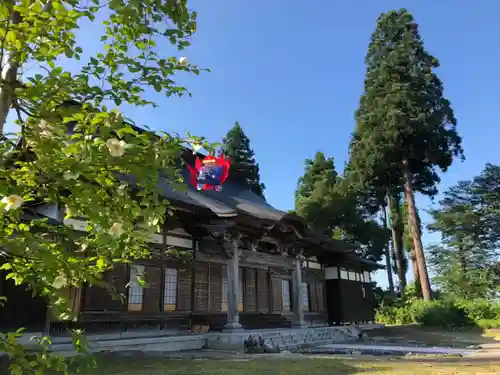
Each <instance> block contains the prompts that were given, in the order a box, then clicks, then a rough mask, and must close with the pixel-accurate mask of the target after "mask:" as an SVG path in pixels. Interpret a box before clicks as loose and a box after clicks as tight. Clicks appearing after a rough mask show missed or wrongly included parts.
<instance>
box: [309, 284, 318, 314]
mask: <svg viewBox="0 0 500 375" xmlns="http://www.w3.org/2000/svg"><path fill="white" fill-rule="evenodd" d="M308 289H309V306H310V310H311V312H316V311H318V305H319V304H318V293H317V290H316V284H315V283H311V284H309V288H308Z"/></svg>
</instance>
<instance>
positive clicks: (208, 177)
mask: <svg viewBox="0 0 500 375" xmlns="http://www.w3.org/2000/svg"><path fill="white" fill-rule="evenodd" d="M230 165H231V160H230V158H229V157H227V158H226V157H224V155H221V156H218V157H215V156H212V155H209V156H207V157H206V158H204V159H202V160H200V159H199V158H196V161H195V163H194V167H193V166H191V165H189V164H187V167H188V170H189V174H190V175H191V183H192V184H193V186H195V187H196V189H197V190H215V191H221V190H222V185H223V184H224V182H225V181H226V179H227V176H228V175H229V166H230Z"/></svg>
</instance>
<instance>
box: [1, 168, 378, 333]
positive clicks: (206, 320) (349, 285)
mask: <svg viewBox="0 0 500 375" xmlns="http://www.w3.org/2000/svg"><path fill="white" fill-rule="evenodd" d="M188 162H190V161H189V160H188ZM187 180H188V179H186V181H187ZM160 185H161V186H160V187H161V190H162V192H163V194H164V196H165V197H166V198H168V199H169V200H170V202H171V204H172V207H173V209H174V215H173V216H169V218H168V221H167V222H166V223H165V226H164V228H163V232H162V233H158V234H156V235H154V236H153V237H152V238H151V241H150V246H151V250H152V252H153V257H152V258H151V259H147V260H143V261H137V262H136V263H135V264H133V265H131V266H125V265H121V266H117V267H115V268H114V269H113V271H110V272H109V273H108V274H106V275H105V280H107V281H108V282H109V283H110V285H112V286H113V288H114V290H115V291H116V292H117V293H121V294H122V295H123V297H124V298H122V299H121V300H120V299H116V298H115V299H113V298H112V297H111V295H110V293H109V291H107V290H104V289H102V288H99V287H86V288H82V289H79V290H70V291H69V295H70V298H71V301H72V304H73V307H74V309H75V310H76V311H78V312H79V315H78V316H79V318H78V321H77V322H76V323H74V324H76V325H78V326H80V327H82V328H84V329H85V330H86V331H87V332H106V331H107V332H111V331H123V330H133V329H143V330H144V329H150V330H160V329H176V330H186V331H187V330H196V329H197V328H195V327H200V326H204V327H205V328H208V327H209V329H210V330H211V331H231V330H241V329H263V328H281V329H283V328H288V327H319V326H328V325H342V324H346V323H367V322H371V321H373V320H374V304H375V301H374V296H373V292H372V286H371V283H370V281H371V280H370V272H371V271H373V270H375V269H377V268H379V266H378V265H377V264H376V263H374V262H371V261H368V260H365V259H362V258H361V257H359V256H357V255H356V253H355V251H354V249H352V248H351V247H350V246H349V245H347V244H346V243H343V242H341V241H335V240H332V239H330V238H327V237H324V236H322V235H318V234H315V233H314V232H312V231H311V230H310V228H308V227H307V226H306V225H305V224H304V222H303V221H302V220H301V219H300V218H299V217H297V216H295V215H291V214H288V213H286V212H282V211H280V210H277V209H275V208H274V207H272V206H271V205H269V204H268V203H267V202H266V200H265V199H264V198H261V197H259V196H257V195H256V194H254V193H252V192H250V191H248V190H246V189H245V188H244V187H242V186H236V185H233V184H230V183H226V184H225V185H224V188H223V190H222V191H220V192H215V191H197V190H195V189H194V188H192V187H189V189H187V191H182V192H180V191H174V190H172V188H171V187H170V185H169V183H168V181H162V182H161V184H160ZM34 209H35V211H36V212H35V213H34V215H36V216H38V217H40V216H48V217H49V218H51V220H55V221H61V220H63V219H62V216H61V215H60V214H59V210H58V208H57V207H48V206H47V205H40V206H37V207H35V208H34ZM65 224H67V225H71V226H73V227H74V228H75V230H84V228H85V226H86V225H85V222H83V221H78V220H74V219H69V220H66V221H65ZM172 247H175V248H177V249H181V250H182V251H181V252H180V254H181V255H180V256H178V257H173V256H169V255H168V252H166V250H168V249H171V248H172ZM178 253H179V252H178ZM137 274H144V275H145V278H146V280H147V287H144V288H143V287H141V286H140V285H139V284H138V283H136V282H134V280H136V275H137ZM129 281H130V283H129ZM1 284H2V289H1V290H0V295H7V297H8V298H9V302H8V303H7V304H6V305H5V306H4V307H0V326H3V327H2V328H3V329H6V328H11V327H18V326H25V327H27V328H28V329H30V330H50V332H51V333H52V334H57V333H59V332H62V331H64V330H65V328H66V324H67V323H65V322H59V321H56V320H54V319H52V318H51V314H50V312H48V311H47V308H46V306H45V304H44V302H43V301H41V300H40V299H33V298H31V296H30V295H29V294H28V292H25V291H23V290H21V289H20V288H17V287H14V286H13V285H12V284H11V283H10V280H3V282H2V283H1ZM20 311H29V314H24V313H21V314H20V313H19V312H20Z"/></svg>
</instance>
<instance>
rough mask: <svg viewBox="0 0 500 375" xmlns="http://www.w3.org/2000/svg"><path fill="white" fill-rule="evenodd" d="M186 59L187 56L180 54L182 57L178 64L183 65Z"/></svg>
mask: <svg viewBox="0 0 500 375" xmlns="http://www.w3.org/2000/svg"><path fill="white" fill-rule="evenodd" d="M187 60H188V59H187V57H184V56H182V57H181V58H180V59H179V64H180V65H184V64H186V63H187Z"/></svg>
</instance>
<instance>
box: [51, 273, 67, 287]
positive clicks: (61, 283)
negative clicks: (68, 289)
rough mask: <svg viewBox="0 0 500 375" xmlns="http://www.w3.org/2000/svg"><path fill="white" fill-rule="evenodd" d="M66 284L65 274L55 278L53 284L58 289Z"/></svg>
mask: <svg viewBox="0 0 500 375" xmlns="http://www.w3.org/2000/svg"><path fill="white" fill-rule="evenodd" d="M65 285H66V277H65V276H63V275H59V276H57V277H56V278H55V279H54V282H53V283H52V286H53V287H54V288H56V289H61V288H62V287H64V286H65Z"/></svg>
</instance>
